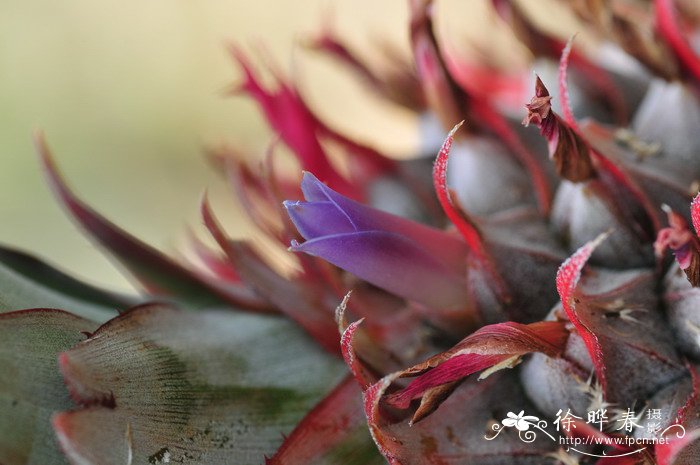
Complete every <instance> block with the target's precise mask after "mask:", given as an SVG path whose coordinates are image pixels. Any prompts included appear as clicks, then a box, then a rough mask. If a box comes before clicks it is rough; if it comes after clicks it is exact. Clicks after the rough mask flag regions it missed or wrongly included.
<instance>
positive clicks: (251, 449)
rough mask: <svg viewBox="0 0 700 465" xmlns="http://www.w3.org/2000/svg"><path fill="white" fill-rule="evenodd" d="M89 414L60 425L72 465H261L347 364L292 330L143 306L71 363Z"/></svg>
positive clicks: (282, 324)
mask: <svg viewBox="0 0 700 465" xmlns="http://www.w3.org/2000/svg"><path fill="white" fill-rule="evenodd" d="M60 364H61V370H62V371H63V373H64V376H65V379H66V383H67V385H68V386H69V389H70V391H71V393H72V395H73V397H74V399H75V400H76V401H77V402H78V403H81V404H84V405H86V406H89V408H87V409H85V410H79V411H75V412H67V413H64V414H61V415H58V416H57V417H56V418H55V428H56V431H57V434H58V437H59V440H60V442H61V445H62V448H63V449H64V450H65V451H66V452H67V454H68V457H69V459H70V460H71V462H73V463H80V464H99V465H109V464H115V465H116V464H118V465H123V464H127V463H129V459H128V457H129V455H130V454H133V463H139V464H141V463H143V464H147V463H158V462H159V461H160V462H163V463H165V462H166V457H167V460H169V461H170V462H172V463H188V464H199V463H202V464H220V463H221V464H224V463H225V464H232V463H235V464H238V465H245V464H259V463H261V462H262V461H263V456H264V454H267V455H271V454H272V453H273V452H274V451H275V450H276V449H277V447H278V446H279V445H280V443H281V442H282V439H283V438H282V433H285V434H288V433H289V432H290V431H292V429H293V428H294V426H295V425H296V424H297V423H298V422H299V420H300V419H301V418H302V417H303V416H304V415H305V414H306V413H307V412H308V411H309V410H310V409H311V408H312V407H313V406H314V405H315V404H316V403H317V401H318V400H319V399H320V398H321V397H322V396H324V395H325V394H326V393H327V392H328V391H329V390H330V388H331V387H332V386H333V385H335V384H337V382H338V381H339V380H340V379H341V378H342V376H343V374H344V373H345V372H346V370H345V368H344V366H343V365H342V364H341V363H340V362H339V361H337V360H335V359H334V358H333V357H330V356H328V355H326V354H325V353H324V352H323V351H322V350H321V349H319V348H318V347H317V346H316V345H314V344H313V342H311V341H310V340H308V339H307V337H306V336H305V335H304V334H303V333H302V332H301V331H300V330H299V329H297V328H296V327H295V326H293V324H291V323H289V322H287V321H285V320H282V319H279V318H275V317H264V316H258V315H244V314H234V313H232V312H211V311H210V312H201V313H189V312H183V311H179V310H175V309H172V308H169V307H165V306H156V305H150V306H143V307H139V308H136V309H133V310H131V311H129V312H127V313H125V314H123V315H121V316H119V317H117V318H115V319H113V320H111V321H110V322H108V323H107V324H106V325H104V326H102V327H101V328H100V329H99V330H97V331H96V332H95V333H94V335H93V336H92V337H90V338H89V339H88V340H87V341H85V342H83V343H80V344H78V345H77V346H76V347H75V348H73V349H71V350H69V351H67V352H65V353H64V354H62V356H61V363H60Z"/></svg>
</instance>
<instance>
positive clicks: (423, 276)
mask: <svg viewBox="0 0 700 465" xmlns="http://www.w3.org/2000/svg"><path fill="white" fill-rule="evenodd" d="M292 250H294V251H298V252H306V253H308V254H310V255H314V256H318V257H321V258H323V259H324V260H327V261H329V262H330V263H332V264H334V265H336V266H338V267H340V268H343V269H344V270H347V271H349V272H350V273H353V274H355V275H357V276H358V277H360V278H362V279H364V280H365V281H368V282H370V283H372V284H374V285H375V286H378V287H381V288H383V289H385V290H387V291H389V292H392V293H394V294H397V295H399V296H402V297H404V298H407V299H411V300H415V301H417V302H420V303H423V304H425V305H428V306H431V307H434V308H441V309H443V308H444V309H448V308H460V307H462V306H464V305H465V304H466V302H467V291H466V286H465V283H464V281H463V279H462V276H460V275H457V274H455V273H454V272H453V271H452V270H450V269H449V268H446V267H445V266H444V265H443V264H442V263H440V262H439V261H437V260H436V259H435V258H434V257H432V256H431V255H430V254H429V253H427V252H425V251H424V250H423V249H422V248H421V247H420V246H419V245H418V244H416V243H414V242H413V241H411V240H409V239H407V238H406V237H402V236H400V235H398V234H394V233H390V232H386V231H359V232H353V233H346V234H334V235H330V236H325V237H321V238H316V239H312V240H310V241H307V242H304V243H303V244H292Z"/></svg>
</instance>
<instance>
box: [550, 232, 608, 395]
mask: <svg viewBox="0 0 700 465" xmlns="http://www.w3.org/2000/svg"><path fill="white" fill-rule="evenodd" d="M609 234H610V233H609V232H608V233H603V234H601V235H600V236H598V237H597V238H595V239H594V240H592V241H590V242H587V243H586V244H584V245H583V246H582V247H581V248H579V249H578V250H577V251H576V252H575V253H574V254H573V255H572V256H571V257H569V258H568V259H567V260H566V261H565V262H564V263H563V264H562V265H561V267H560V268H559V271H558V272H557V280H556V283H557V292H558V293H559V298H560V299H561V302H562V304H563V306H564V310H565V311H566V314H567V316H568V317H569V320H570V321H571V322H572V323H573V324H574V326H575V327H576V329H577V330H578V333H579V335H580V336H581V338H582V339H583V341H584V342H585V343H586V347H587V348H588V351H589V353H590V354H591V358H592V359H593V364H594V366H595V372H596V376H597V377H598V381H599V382H600V384H601V386H603V390H604V391H605V390H606V389H607V382H606V377H605V363H604V361H603V353H602V351H601V347H600V343H599V342H598V338H597V337H596V335H595V334H593V333H592V332H591V331H590V330H589V329H588V328H587V327H586V326H585V325H584V324H583V322H582V321H581V320H580V319H579V317H578V315H577V314H576V304H575V301H574V293H575V292H576V286H577V285H578V282H579V279H580V278H581V271H582V270H583V267H584V266H585V265H586V262H588V259H589V258H590V257H591V255H592V254H593V251H594V250H595V249H596V247H598V245H600V243H601V242H603V241H604V240H605V239H606V238H607V236H608V235H609Z"/></svg>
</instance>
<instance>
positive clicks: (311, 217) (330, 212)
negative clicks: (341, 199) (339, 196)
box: [284, 200, 356, 240]
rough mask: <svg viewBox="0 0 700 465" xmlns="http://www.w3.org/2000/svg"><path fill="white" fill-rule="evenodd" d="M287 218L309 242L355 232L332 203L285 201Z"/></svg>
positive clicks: (352, 226)
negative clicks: (318, 238) (328, 236)
mask: <svg viewBox="0 0 700 465" xmlns="http://www.w3.org/2000/svg"><path fill="white" fill-rule="evenodd" d="M284 208H286V209H287V214H288V215H289V218H290V219H291V220H292V223H294V226H295V227H296V228H297V230H298V231H299V234H301V235H302V237H303V238H304V239H307V240H310V239H315V238H317V237H321V236H327V235H329V234H343V233H351V232H355V231H356V229H355V227H354V225H353V224H352V223H351V222H350V220H349V219H348V217H347V216H345V214H343V212H342V211H341V210H339V209H338V207H337V206H336V205H335V204H333V203H332V202H328V201H325V202H292V201H289V200H287V201H285V202H284Z"/></svg>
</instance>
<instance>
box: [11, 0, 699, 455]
mask: <svg viewBox="0 0 700 465" xmlns="http://www.w3.org/2000/svg"><path fill="white" fill-rule="evenodd" d="M563 3H565V5H567V6H568V7H569V8H570V10H571V12H572V13H573V14H574V15H576V16H577V17H578V19H579V21H580V24H581V27H582V28H583V29H584V30H585V31H586V35H590V36H591V37H593V38H594V39H595V40H596V41H597V44H598V45H597V47H598V48H597V52H596V53H590V52H589V53H585V52H583V51H581V50H579V49H578V48H576V41H575V40H574V39H571V40H569V41H568V42H567V41H566V40H562V39H561V38H559V37H556V36H554V35H552V34H550V33H549V32H547V31H545V30H543V29H541V27H540V26H539V25H538V24H539V23H537V22H536V21H533V20H532V18H531V17H530V16H528V13H527V12H526V11H525V10H524V9H523V5H522V2H515V1H507V0H494V1H493V6H494V9H495V11H496V12H497V13H498V15H499V17H500V19H501V20H503V21H505V22H507V23H508V24H509V25H510V26H511V27H512V30H513V32H514V33H515V36H516V37H517V38H518V39H519V40H520V41H521V42H522V43H523V45H524V46H525V47H526V48H528V49H529V51H530V52H532V55H533V57H535V63H536V68H537V69H538V70H539V74H538V75H536V76H535V77H534V78H533V77H532V74H531V73H530V72H529V70H519V69H515V70H512V69H508V70H503V69H499V68H498V67H497V66H495V65H494V64H493V63H491V62H488V60H486V59H485V60H484V62H470V63H467V62H464V61H463V60H462V59H460V58H459V57H457V56H455V55H454V54H453V53H450V52H447V51H446V50H445V48H443V47H441V40H439V38H438V35H437V34H436V32H435V30H434V26H433V17H432V15H433V5H432V2H431V1H430V0H410V1H409V9H410V13H411V14H410V44H411V50H412V51H413V61H410V60H404V59H402V58H401V57H400V56H398V55H391V56H388V57H387V58H386V59H387V60H389V61H392V63H389V64H390V65H391V67H390V68H391V69H392V71H391V72H389V71H387V70H388V69H389V67H387V68H383V69H375V68H373V67H371V66H369V65H367V64H366V62H365V61H364V59H363V58H362V57H360V56H358V55H357V54H356V53H355V52H353V51H352V50H351V49H350V48H349V47H348V46H346V45H345V44H344V43H343V42H342V41H341V40H340V39H339V38H338V37H336V36H335V35H334V34H333V33H332V31H330V30H329V29H328V28H325V29H324V32H323V34H321V35H320V36H319V37H318V38H317V39H316V40H315V41H313V42H312V46H313V48H315V49H317V50H320V51H322V52H325V53H327V54H329V55H330V56H331V57H333V58H334V59H336V60H338V61H339V62H340V63H342V64H343V65H345V66H347V67H349V68H350V69H351V70H353V71H354V72H355V73H357V74H358V75H359V76H360V77H362V78H363V80H364V81H365V82H366V83H367V84H368V86H369V87H370V88H371V89H372V90H373V91H375V92H376V93H378V94H379V95H381V96H383V97H385V98H387V99H389V100H390V101H392V102H393V103H395V104H396V105H400V106H402V107H404V108H406V109H408V110H409V111H413V112H415V113H416V114H417V115H419V116H420V118H421V121H422V122H423V123H424V124H423V125H422V130H423V139H424V140H423V141H422V146H423V149H424V151H425V152H427V153H428V154H429V155H431V156H430V157H428V158H426V157H425V156H424V155H425V154H424V153H418V154H415V156H414V157H412V159H411V160H409V161H397V160H395V159H393V158H390V157H387V156H385V155H384V154H381V153H379V152H378V151H377V150H375V149H373V148H371V147H369V146H367V145H365V144H362V143H360V142H357V141H354V140H352V139H350V138H348V137H346V136H344V135H343V134H341V133H340V132H339V131H337V130H335V129H333V128H331V127H329V126H327V125H326V124H324V123H323V122H322V121H321V120H320V119H319V118H318V117H317V116H316V115H315V114H314V113H313V111H311V110H310V108H309V107H308V106H307V105H306V103H305V101H304V99H303V97H302V95H301V94H300V92H299V91H298V90H297V89H296V87H295V86H294V83H292V82H289V81H288V80H286V79H285V78H284V77H283V76H281V75H280V73H278V72H276V71H275V70H274V69H272V74H273V77H274V81H275V82H274V84H275V85H274V86H273V87H270V86H265V85H263V84H262V82H261V79H260V77H259V75H258V72H257V71H256V69H255V68H254V67H253V66H252V64H251V62H250V60H249V58H248V56H247V55H246V53H245V52H244V51H243V50H241V49H239V48H233V49H232V50H231V53H232V57H233V58H234V60H235V61H236V63H237V64H238V65H239V66H240V68H241V70H242V73H243V82H242V84H241V85H240V87H239V88H238V91H239V92H242V93H245V94H247V95H249V96H250V97H252V98H253V99H255V101H256V102H257V103H258V104H259V105H260V108H261V110H262V112H263V113H264V115H265V117H266V118H267V121H268V122H269V124H270V126H271V128H272V129H273V130H274V131H275V132H276V133H277V134H278V136H279V139H280V140H281V142H282V143H283V144H284V145H286V146H287V147H288V148H289V149H290V150H291V152H292V153H294V155H295V156H296V157H297V159H298V162H299V164H300V165H301V168H302V169H303V174H302V177H301V183H300V185H299V183H298V181H297V178H295V177H294V176H290V175H289V173H282V172H279V170H277V169H276V167H275V163H274V160H275V155H274V147H273V148H271V149H270V151H269V153H268V154H267V155H266V156H265V158H264V161H263V164H262V169H257V168H254V167H253V165H251V164H249V162H248V161H246V160H247V159H246V157H243V156H241V154H239V153H238V152H236V151H234V150H231V149H220V150H213V151H212V153H211V158H212V160H213V161H214V162H215V164H216V166H217V167H218V168H220V169H221V170H222V171H224V172H225V174H226V175H227V176H228V177H229V178H230V179H231V180H232V182H233V184H234V186H235V187H236V192H237V195H238V198H239V200H240V202H241V204H242V205H243V207H244V208H245V211H246V212H247V214H248V216H249V217H250V219H251V220H252V221H253V222H254V223H255V225H256V226H257V227H258V229H259V232H260V234H261V235H264V236H265V239H266V240H267V243H268V244H272V245H269V246H268V247H277V248H280V249H288V251H289V252H288V253H289V255H290V256H291V257H292V258H293V260H294V261H295V267H294V269H293V270H291V271H290V270H288V269H287V270H283V269H282V268H281V267H280V266H278V265H277V264H276V263H274V260H273V259H272V258H271V257H272V256H273V255H272V254H269V253H267V252H268V251H267V250H264V248H261V247H260V246H259V245H258V244H257V243H256V241H253V240H233V239H231V238H230V237H229V236H228V235H227V234H226V232H225V231H224V230H223V228H222V226H221V225H220V223H219V221H218V220H217V218H216V216H215V213H214V210H213V208H212V206H211V205H210V204H209V202H208V200H207V199H206V197H205V198H204V200H203V201H202V208H201V211H202V219H203V224H204V226H205V228H206V230H207V231H208V233H210V235H211V238H212V239H213V241H210V242H209V243H207V242H206V241H204V240H202V239H201V238H200V237H199V236H197V235H192V237H191V247H190V249H189V251H188V254H187V257H188V259H187V260H186V261H184V262H181V261H176V260H174V259H171V258H169V257H167V256H165V255H163V254H162V253H161V252H159V251H157V250H155V249H153V248H151V247H150V246H148V245H146V244H143V243H142V242H140V241H139V240H138V239H136V238H134V237H133V236H131V235H129V234H128V233H126V232H125V231H123V230H121V229H119V228H118V227H116V226H115V225H113V224H112V223H110V222H109V221H107V220H106V219H105V218H103V217H102V216H100V215H99V214H98V213H96V212H95V211H93V210H92V209H91V208H90V207H88V206H87V205H86V204H85V203H84V202H82V201H81V200H79V199H78V198H77V197H76V196H75V194H74V193H73V192H72V191H71V190H70V189H69V187H68V186H67V184H66V183H65V182H64V180H63V179H62V177H61V175H60V173H59V171H58V169H57V167H56V165H55V162H54V160H53V157H52V155H51V154H50V151H49V149H48V147H47V145H46V143H45V142H44V140H43V138H42V137H38V138H37V147H38V151H39V152H40V154H41V159H42V162H43V165H44V167H45V169H46V172H47V174H48V179H49V182H50V183H51V185H52V186H53V187H54V190H55V192H56V194H57V197H58V198H59V199H60V201H61V202H62V203H63V205H64V206H65V207H66V209H67V210H68V211H69V212H70V214H71V215H72V216H73V217H74V219H75V220H76V221H77V222H78V223H79V224H80V225H81V226H82V227H83V228H84V229H85V230H86V232H87V233H88V234H89V235H90V236H91V237H92V238H94V240H95V241H96V242H97V243H99V244H100V245H101V246H102V247H103V248H104V249H106V250H107V251H108V252H109V253H110V254H111V255H112V256H113V257H114V258H115V259H116V260H117V261H118V262H119V263H120V264H121V265H122V267H123V268H124V269H125V270H127V271H128V273H129V274H130V275H131V276H132V277H133V278H134V280H135V281H136V282H137V283H139V285H140V287H141V288H142V290H143V296H142V298H141V299H136V300H134V299H132V298H126V297H123V296H116V295H113V294H111V293H108V292H105V291H102V290H97V289H94V288H90V287H87V286H85V285H84V284H82V283H80V282H77V281H75V280H72V278H69V277H67V276H65V275H63V274H62V273H60V272H59V271H57V270H55V269H53V268H51V267H48V266H47V265H43V264H41V263H40V262H38V261H37V260H36V259H33V258H31V257H29V256H26V255H24V254H21V253H17V252H14V251H10V250H6V251H0V262H1V263H2V267H1V268H0V272H2V273H4V274H2V275H0V277H2V276H5V275H6V278H3V279H5V281H7V284H6V285H5V287H6V288H8V289H18V291H16V292H15V293H14V294H12V293H10V294H8V296H10V297H11V299H9V300H8V304H7V305H4V306H3V307H4V308H6V309H11V308H23V307H61V308H63V309H65V310H66V311H60V310H48V309H33V310H23V311H17V312H9V313H4V314H2V315H0V333H2V335H3V338H2V341H3V342H2V343H0V347H1V348H2V350H1V351H0V373H3V376H6V375H5V374H7V373H10V379H9V381H0V394H1V397H0V399H1V400H2V403H1V404H0V412H2V418H0V431H1V432H2V433H3V434H2V435H0V463H2V464H12V465H14V464H19V463H33V464H53V463H64V460H68V462H70V463H72V464H95V465H98V464H99V465H103V464H124V463H126V464H132V463H134V464H137V463H138V464H141V463H144V464H145V463H152V464H156V463H196V464H200V463H201V464H219V463H221V464H225V463H236V464H254V463H263V462H264V463H265V464H268V465H297V464H304V465H306V464H319V465H320V464H343V465H352V464H358V465H365V464H380V463H386V462H388V463H390V464H392V465H399V464H400V465H414V464H415V465H423V464H435V465H442V464H465V465H466V464H469V465H500V464H504V465H505V464H513V465H530V464H532V465H534V464H562V465H573V464H579V465H589V464H590V465H593V464H596V465H633V464H634V465H692V464H698V463H700V442H698V438H700V403H699V401H698V398H699V396H700V374H698V369H697V368H696V365H695V364H696V363H698V362H700V290H698V287H700V238H699V237H698V233H700V201H698V200H697V198H696V200H694V201H693V196H694V195H695V194H696V193H697V190H698V187H699V184H698V182H699V180H700V136H699V134H700V53H698V51H697V43H698V42H697V37H698V36H699V35H700V28H698V24H700V12H699V11H698V8H697V5H695V3H694V2H693V1H691V0H684V1H681V0H677V1H675V2H674V1H673V0H654V1H651V2H646V1H636V0H613V1H610V2H595V1H578V2H563ZM542 15H543V16H544V13H542ZM693 44H696V45H695V48H694V45H693ZM604 51H605V53H604ZM397 70H398V71H397ZM552 70H556V71H555V72H552ZM555 90H556V91H557V92H556V93H555V92H554V91H555ZM520 120H522V123H523V124H522V125H521V124H520ZM460 121H461V122H460ZM436 126H438V127H441V128H442V129H441V130H440V131H438V132H439V134H440V137H439V138H438V137H436V135H435V133H436V130H435V127H436ZM523 126H525V127H523ZM445 133H447V138H446V139H444V140H443V135H444V134H445ZM328 142H331V144H329V143H328ZM332 148H335V149H339V150H340V151H341V152H342V153H343V154H344V156H345V158H346V163H345V166H346V169H345V170H340V169H339V168H338V167H337V166H336V164H335V163H334V161H332V160H334V159H335V158H333V157H331V156H330V153H329V151H330V150H331V149H332ZM434 153H437V158H436V159H433V157H432V155H434ZM336 155H337V154H336ZM212 243H214V244H216V248H213V247H212V246H211V244H212ZM669 251H670V252H669ZM671 255H673V256H675V260H673V259H672V258H671ZM3 290H4V291H6V290H5V289H3ZM6 292H9V291H6ZM3 302H4V301H3ZM137 303H140V305H136V304H137ZM134 305H136V306H134ZM116 309H118V310H119V311H120V314H119V315H116V314H114V313H111V312H113V311H114V310H116ZM69 312H70V313H69ZM77 315H80V316H77ZM100 324H101V325H100ZM56 360H58V365H57V366H56ZM53 434H55V435H56V437H57V441H58V447H56V444H55V443H54V441H53V439H52V437H53ZM282 434H284V435H285V436H282ZM61 453H62V454H64V455H62V454H61ZM64 457H65V458H64Z"/></svg>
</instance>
